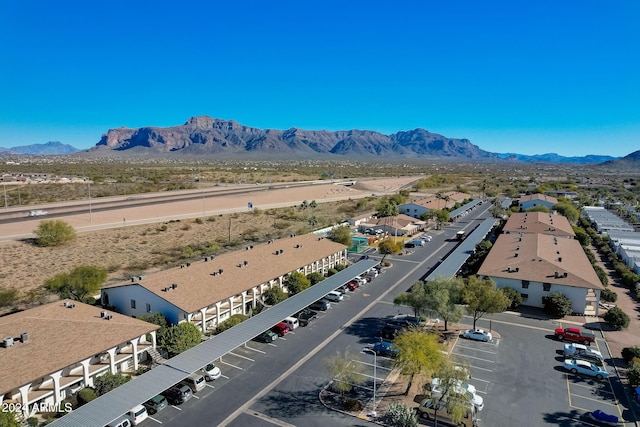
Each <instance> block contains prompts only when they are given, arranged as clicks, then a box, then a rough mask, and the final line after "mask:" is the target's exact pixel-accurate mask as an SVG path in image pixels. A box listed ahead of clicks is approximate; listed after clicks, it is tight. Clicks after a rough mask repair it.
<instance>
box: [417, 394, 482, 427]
mask: <svg viewBox="0 0 640 427" xmlns="http://www.w3.org/2000/svg"><path fill="white" fill-rule="evenodd" d="M436 408H437V411H434V410H435V409H436ZM434 412H435V413H436V414H437V415H436V416H437V417H438V419H437V422H438V425H440V424H441V423H446V424H447V425H450V426H456V427H458V426H460V427H479V426H480V420H479V419H478V418H477V416H476V411H475V408H474V407H473V405H471V404H470V405H469V408H468V409H467V412H466V414H465V415H464V418H463V419H462V421H460V422H458V423H455V422H454V421H453V417H452V416H451V414H450V413H449V412H448V410H447V402H446V401H444V400H436V399H424V400H422V401H421V402H420V406H418V416H419V417H420V418H426V419H427V420H433V417H434Z"/></svg>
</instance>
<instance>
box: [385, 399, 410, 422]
mask: <svg viewBox="0 0 640 427" xmlns="http://www.w3.org/2000/svg"><path fill="white" fill-rule="evenodd" d="M384 425H386V426H390V427H417V426H418V414H417V413H416V412H415V411H413V410H411V409H410V408H407V406H406V405H405V404H403V403H400V402H393V403H391V404H390V405H389V409H387V412H386V413H385V414H384Z"/></svg>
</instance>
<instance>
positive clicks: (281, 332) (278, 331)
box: [271, 322, 289, 337]
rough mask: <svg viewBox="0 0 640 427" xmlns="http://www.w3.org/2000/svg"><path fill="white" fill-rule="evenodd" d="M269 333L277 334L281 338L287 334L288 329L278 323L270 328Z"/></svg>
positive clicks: (283, 324)
mask: <svg viewBox="0 0 640 427" xmlns="http://www.w3.org/2000/svg"><path fill="white" fill-rule="evenodd" d="M271 332H273V333H275V334H278V336H279V337H283V336H285V335H287V334H288V333H289V327H288V326H287V325H286V324H285V323H282V322H280V323H278V324H277V325H274V326H273V327H272V328H271Z"/></svg>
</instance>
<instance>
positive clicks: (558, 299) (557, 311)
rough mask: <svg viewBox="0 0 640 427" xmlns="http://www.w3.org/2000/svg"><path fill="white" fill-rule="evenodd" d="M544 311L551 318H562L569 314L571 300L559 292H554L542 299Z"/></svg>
mask: <svg viewBox="0 0 640 427" xmlns="http://www.w3.org/2000/svg"><path fill="white" fill-rule="evenodd" d="M542 304H543V305H544V311H545V313H547V314H548V315H550V316H553V317H564V316H568V315H569V314H571V312H572V311H573V309H572V308H571V300H570V299H569V298H568V297H567V296H566V295H564V294H563V293H560V292H554V293H552V294H550V295H547V296H544V297H542Z"/></svg>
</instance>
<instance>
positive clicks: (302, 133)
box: [0, 116, 640, 165]
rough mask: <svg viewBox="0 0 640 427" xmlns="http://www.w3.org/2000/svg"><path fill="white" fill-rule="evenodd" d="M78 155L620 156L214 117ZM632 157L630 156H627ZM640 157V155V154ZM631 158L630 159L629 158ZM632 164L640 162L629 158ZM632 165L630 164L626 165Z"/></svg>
mask: <svg viewBox="0 0 640 427" xmlns="http://www.w3.org/2000/svg"><path fill="white" fill-rule="evenodd" d="M78 151H81V150H78V149H77V148H74V147H72V146H70V145H66V144H62V143H60V142H48V143H46V144H33V145H28V146H22V147H12V148H10V149H3V148H0V155H12V154H21V155H66V154H73V153H76V152H78ZM76 155H81V156H83V157H87V156H89V157H91V156H97V157H110V156H116V157H120V156H129V155H145V156H166V155H172V156H174V155H184V156H207V157H213V158H216V159H225V160H243V159H247V160H262V159H264V160H283V159H324V160H331V159H336V160H337V159H349V160H367V161H375V160H412V159H413V160H416V159H425V158H434V159H436V158H440V159H447V158H448V159H457V160H476V161H506V162H526V163H532V162H546V163H577V164H581V163H583V164H594V163H603V162H604V163H603V164H605V165H607V164H608V162H611V161H614V162H615V161H617V160H616V159H617V158H616V157H612V156H604V155H587V156H582V157H579V156H575V157H565V156H561V155H558V154H555V153H547V154H537V155H524V154H517V153H492V152H489V151H485V150H482V149H481V148H480V147H478V146H477V145H474V144H472V143H471V142H470V141H469V140H468V139H458V138H448V137H446V136H443V135H440V134H437V133H433V132H429V131H427V130H425V129H420V128H417V129H413V130H408V131H401V132H397V133H393V134H390V135H385V134H383V133H380V132H376V131H370V130H357V129H353V130H345V131H336V132H331V131H325V130H319V131H309V130H303V129H297V128H291V129H287V130H276V129H258V128H253V127H249V126H245V125H242V124H240V123H238V122H236V121H234V120H221V119H214V118H211V117H208V116H198V117H192V118H190V119H189V120H187V122H186V123H185V124H183V125H181V126H172V127H167V128H161V127H141V128H126V127H122V128H118V129H110V130H108V131H107V133H105V134H103V135H102V138H101V139H100V141H99V142H98V143H97V144H96V145H95V146H94V147H93V148H91V149H89V150H85V151H81V152H80V153H77V154H76ZM627 157H628V156H627ZM638 157H640V156H638ZM625 159H626V157H625ZM627 160H628V161H629V162H631V163H632V164H635V163H637V162H640V159H634V158H631V159H627ZM623 164H625V165H626V163H623Z"/></svg>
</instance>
